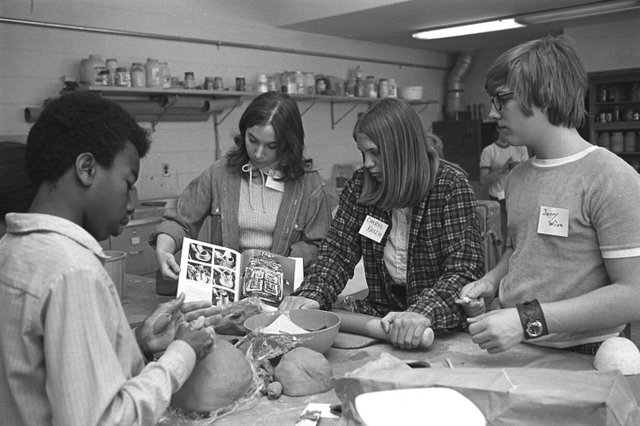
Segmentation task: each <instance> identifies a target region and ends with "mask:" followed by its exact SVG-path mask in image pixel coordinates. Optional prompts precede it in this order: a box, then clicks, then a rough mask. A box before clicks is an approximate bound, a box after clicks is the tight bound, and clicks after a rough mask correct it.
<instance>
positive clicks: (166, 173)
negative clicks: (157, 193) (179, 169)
mask: <svg viewBox="0 0 640 426" xmlns="http://www.w3.org/2000/svg"><path fill="white" fill-rule="evenodd" d="M162 176H164V177H169V176H171V169H170V168H169V164H168V163H164V164H163V165H162Z"/></svg>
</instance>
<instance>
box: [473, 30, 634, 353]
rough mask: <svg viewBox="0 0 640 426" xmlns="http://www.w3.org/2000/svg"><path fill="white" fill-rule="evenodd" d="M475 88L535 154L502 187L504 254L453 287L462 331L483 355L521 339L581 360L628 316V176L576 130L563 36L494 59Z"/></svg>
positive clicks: (513, 140)
mask: <svg viewBox="0 0 640 426" xmlns="http://www.w3.org/2000/svg"><path fill="white" fill-rule="evenodd" d="M485 89H486V90H487V92H488V93H489V95H490V96H491V101H492V105H493V106H492V108H491V113H490V116H491V117H492V118H493V119H495V120H497V123H498V126H499V128H500V131H501V132H502V133H503V134H504V135H505V137H506V139H507V141H508V142H509V144H510V145H514V146H523V147H528V148H530V149H531V150H532V151H533V153H534V155H535V157H533V158H532V159H530V160H529V161H527V162H525V163H523V164H521V165H520V166H518V167H516V168H515V169H513V170H512V171H511V174H510V175H509V179H508V180H507V185H506V188H505V193H506V200H507V211H508V220H509V224H508V230H509V238H510V240H511V243H512V248H508V249H507V250H506V251H505V253H504V255H503V257H502V259H501V260H500V262H499V263H498V265H497V266H496V267H495V268H494V269H492V270H491V271H489V272H488V273H487V274H486V275H485V276H484V277H482V278H481V279H480V280H477V281H474V282H472V283H469V284H468V285H466V286H465V287H464V288H463V289H462V292H461V296H466V297H468V298H470V299H471V303H469V304H468V305H466V307H465V310H466V311H467V313H468V314H469V315H470V316H473V317H472V318H469V320H468V322H469V332H470V333H471V335H472V338H473V341H474V342H476V343H477V344H478V345H479V346H480V347H481V348H483V349H486V350H487V351H488V352H489V353H497V352H502V351H506V350H508V349H509V348H511V347H512V346H514V345H516V344H517V343H519V342H521V341H523V340H524V341H526V342H529V343H533V344H537V345H542V346H550V347H555V348H562V349H569V350H573V351H577V352H583V353H591V354H593V353H595V352H596V350H597V349H598V347H599V345H600V343H601V342H602V341H603V340H605V339H607V338H608V337H612V336H617V335H618V334H619V333H620V332H621V331H622V330H623V329H624V326H625V324H626V323H628V322H632V321H638V320H640V310H639V309H638V306H640V216H639V213H638V212H639V211H640V175H638V173H637V172H636V171H635V170H634V169H633V168H632V167H631V166H629V165H628V164H627V163H626V162H625V161H623V160H622V159H621V158H620V157H618V156H617V155H615V154H612V153H611V152H609V151H607V150H605V149H602V148H599V147H597V146H594V145H592V144H590V143H589V142H588V141H586V140H584V139H583V138H582V137H581V136H580V134H579V133H578V130H577V128H579V127H580V126H581V125H582V123H583V121H584V119H585V116H586V112H585V108H584V95H585V91H586V90H587V73H586V72H585V69H584V66H583V65H582V62H581V61H580V58H579V57H578V55H577V53H576V51H575V48H574V47H573V44H572V42H571V40H570V39H569V38H568V37H565V36H559V37H551V36H549V37H545V38H542V39H538V40H533V41H529V42H526V43H523V44H521V45H519V46H516V47H514V48H512V49H510V50H508V51H507V52H505V53H503V54H502V55H501V56H500V57H498V59H496V61H495V62H494V64H493V65H492V66H491V67H490V68H489V71H488V73H487V77H486V82H485ZM476 299H478V300H476ZM486 309H489V311H488V312H485V310H486ZM483 312H484V313H483Z"/></svg>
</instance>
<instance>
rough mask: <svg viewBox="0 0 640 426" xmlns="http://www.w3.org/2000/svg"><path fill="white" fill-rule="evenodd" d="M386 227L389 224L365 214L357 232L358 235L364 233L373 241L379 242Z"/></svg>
mask: <svg viewBox="0 0 640 426" xmlns="http://www.w3.org/2000/svg"><path fill="white" fill-rule="evenodd" d="M388 227H389V225H387V224H386V223H384V222H382V221H381V220H378V219H376V218H374V217H371V216H367V217H366V218H365V219H364V222H362V226H361V227H360V232H358V233H359V234H360V235H364V236H365V237H367V238H369V239H370V240H373V241H375V242H376V243H379V242H380V241H382V236H383V235H384V233H385V232H386V231H387V228H388Z"/></svg>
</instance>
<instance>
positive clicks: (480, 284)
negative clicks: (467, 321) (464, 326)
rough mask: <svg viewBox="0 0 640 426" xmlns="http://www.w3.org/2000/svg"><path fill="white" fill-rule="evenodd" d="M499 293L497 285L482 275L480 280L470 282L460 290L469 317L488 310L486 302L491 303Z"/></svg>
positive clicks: (463, 305) (463, 306)
mask: <svg viewBox="0 0 640 426" xmlns="http://www.w3.org/2000/svg"><path fill="white" fill-rule="evenodd" d="M496 293H497V289H496V285H495V284H494V283H492V282H491V281H489V280H488V279H486V278H484V277H482V278H480V279H479V280H478V281H473V282H470V283H469V284H467V285H465V286H464V287H462V290H460V299H458V300H465V301H467V300H468V302H467V303H461V305H462V308H463V309H464V312H465V313H466V314H467V316H468V317H475V316H478V315H481V314H483V313H484V312H486V309H487V308H486V302H488V303H491V301H492V300H493V299H494V297H495V295H496Z"/></svg>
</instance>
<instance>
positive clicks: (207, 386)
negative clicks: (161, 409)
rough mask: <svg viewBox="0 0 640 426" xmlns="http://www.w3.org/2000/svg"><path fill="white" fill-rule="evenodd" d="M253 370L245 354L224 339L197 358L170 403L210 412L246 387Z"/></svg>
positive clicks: (218, 340)
mask: <svg viewBox="0 0 640 426" xmlns="http://www.w3.org/2000/svg"><path fill="white" fill-rule="evenodd" d="M252 378H253V372H252V370H251V366H250V365H249V362H248V361H247V360H246V358H245V357H244V354H243V353H242V352H241V351H240V350H238V349H237V348H235V347H234V346H233V345H232V344H231V343H229V342H227V341H226V340H224V339H216V341H215V343H214V346H213V351H211V352H210V353H209V354H208V355H207V356H206V357H204V358H203V359H201V360H199V361H198V362H197V363H196V366H195V367H194V369H193V372H192V373H191V375H190V376H189V378H188V379H187V381H186V382H185V384H184V385H183V386H182V387H181V388H180V390H178V392H176V393H174V394H173V397H172V398H171V403H172V404H173V405H175V406H176V407H179V408H182V409H183V410H186V411H203V412H209V411H212V410H217V409H219V408H223V407H226V406H228V405H229V404H231V403H233V402H235V401H236V400H238V399H240V397H241V396H242V395H244V393H245V392H246V391H247V389H248V388H249V385H250V384H251V380H252Z"/></svg>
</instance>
